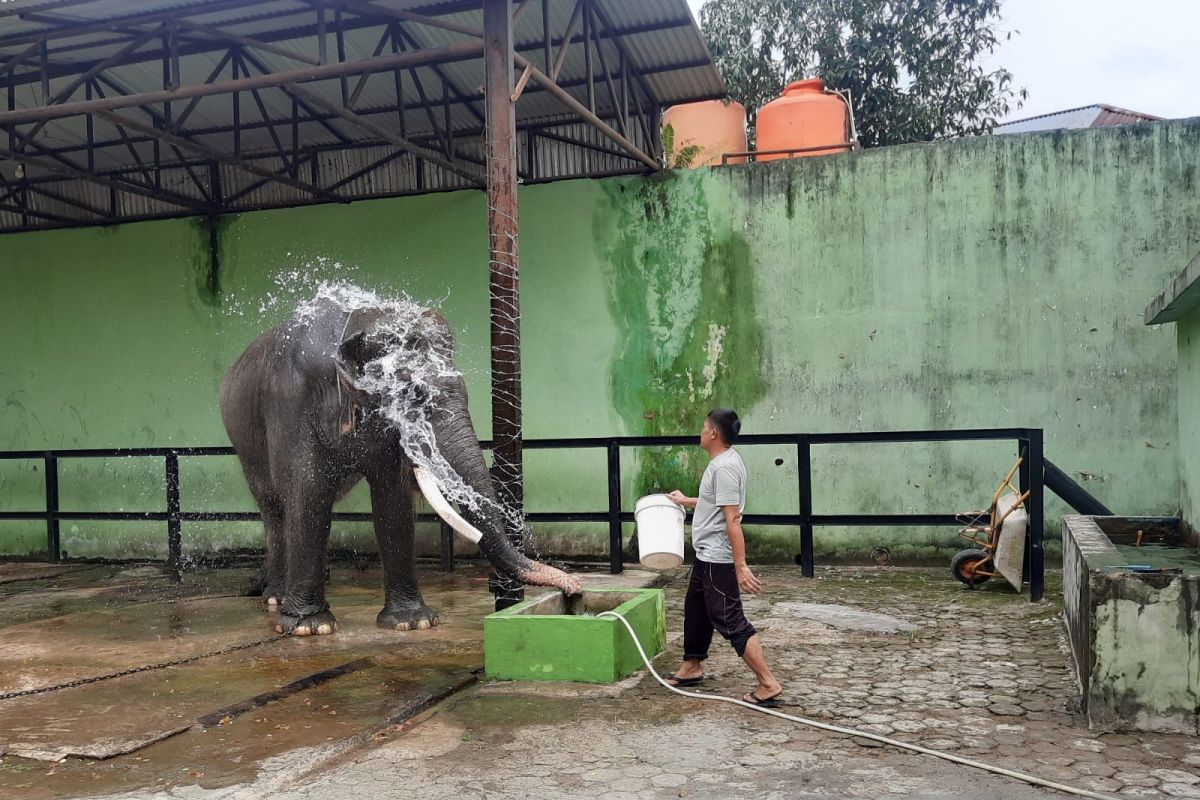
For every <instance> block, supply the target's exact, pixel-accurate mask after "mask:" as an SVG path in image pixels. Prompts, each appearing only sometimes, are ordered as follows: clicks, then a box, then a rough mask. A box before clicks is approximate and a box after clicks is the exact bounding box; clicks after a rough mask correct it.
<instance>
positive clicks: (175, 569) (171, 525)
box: [166, 452, 183, 583]
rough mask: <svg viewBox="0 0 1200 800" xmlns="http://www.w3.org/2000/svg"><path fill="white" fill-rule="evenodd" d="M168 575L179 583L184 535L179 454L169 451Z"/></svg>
mask: <svg viewBox="0 0 1200 800" xmlns="http://www.w3.org/2000/svg"><path fill="white" fill-rule="evenodd" d="M166 458H167V465H166V478H167V575H168V576H169V577H170V579H171V580H172V581H174V582H176V583H178V582H179V581H180V580H181V578H182V574H181V572H180V564H181V562H182V560H183V535H182V531H181V530H180V519H179V454H178V453H175V452H170V453H167V456H166Z"/></svg>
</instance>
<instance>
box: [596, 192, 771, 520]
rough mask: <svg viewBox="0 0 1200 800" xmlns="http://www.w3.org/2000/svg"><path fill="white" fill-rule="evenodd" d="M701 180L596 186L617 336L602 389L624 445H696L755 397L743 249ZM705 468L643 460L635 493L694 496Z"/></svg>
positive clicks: (697, 458) (667, 456)
mask: <svg viewBox="0 0 1200 800" xmlns="http://www.w3.org/2000/svg"><path fill="white" fill-rule="evenodd" d="M703 180H704V178H703V176H702V175H701V174H699V173H691V172H680V173H663V174H661V175H658V176H655V177H652V178H650V179H641V180H636V181H610V182H607V183H605V184H604V188H605V192H606V194H607V201H608V202H607V203H605V204H602V205H601V207H600V208H599V210H598V211H597V214H596V218H595V225H594V230H595V238H596V242H597V247H598V249H599V250H600V253H601V257H602V261H603V263H604V264H606V266H607V268H608V269H610V270H611V271H612V275H611V280H609V282H608V286H609V289H608V296H607V300H608V305H609V309H610V311H611V313H612V315H613V319H614V320H615V321H616V323H617V325H618V327H619V329H620V339H619V342H620V344H619V348H618V350H617V352H616V354H615V356H614V358H613V361H612V364H611V369H610V387H611V392H612V398H613V404H614V406H615V407H616V408H617V410H618V412H619V413H620V415H621V417H622V419H623V420H624V421H625V424H626V426H627V430H628V431H629V432H630V433H632V434H640V435H647V436H654V435H663V436H671V435H687V434H698V433H699V430H700V426H701V424H702V422H703V420H704V416H705V415H706V414H707V413H708V411H709V410H710V409H712V408H715V407H719V406H728V407H731V408H734V409H735V410H738V411H741V412H743V413H744V412H745V411H746V410H747V409H748V408H749V407H750V406H751V405H753V404H754V403H755V402H756V401H758V400H759V399H760V398H762V397H763V396H764V395H765V393H766V388H767V387H766V381H765V379H764V378H763V368H762V363H761V356H762V347H761V345H762V329H761V327H760V323H759V320H758V317H757V315H756V313H755V305H754V270H753V267H752V265H751V263H750V248H749V246H748V245H747V243H746V241H745V239H744V238H743V237H742V236H741V235H740V234H739V233H738V232H737V231H735V230H734V229H733V225H732V221H731V220H730V219H729V215H728V214H724V215H722V214H714V213H711V210H710V208H709V203H708V200H707V197H706V194H705V191H704V184H703ZM631 195H632V196H631ZM706 461H707V458H706V456H705V455H704V453H703V452H701V451H700V450H699V448H697V447H686V448H654V449H649V448H648V449H646V450H644V451H642V452H641V453H639V462H638V468H637V473H636V478H635V482H634V487H635V490H636V492H637V494H638V496H641V495H644V494H649V493H652V492H659V491H670V490H671V489H680V490H682V491H684V492H686V493H689V494H695V492H696V490H697V488H698V485H699V481H700V475H701V473H702V472H703V470H704V465H705V463H706Z"/></svg>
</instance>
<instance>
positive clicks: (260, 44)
mask: <svg viewBox="0 0 1200 800" xmlns="http://www.w3.org/2000/svg"><path fill="white" fill-rule="evenodd" d="M179 24H180V25H181V26H183V27H184V28H186V29H187V30H188V31H190V32H193V33H202V34H205V35H206V36H208V37H209V38H211V39H216V40H217V41H221V42H234V43H235V44H240V45H242V46H244V47H250V48H253V49H255V50H262V51H263V52H264V53H274V54H275V55H277V56H283V57H284V58H290V59H291V60H293V61H299V62H300V63H302V64H311V65H313V66H314V67H315V66H319V65H320V61H318V60H317V59H315V58H313V57H312V56H310V55H307V54H305V53H300V52H297V51H295V50H290V49H288V48H286V47H280V46H279V45H276V44H272V43H271V42H264V41H262V40H260V39H255V38H253V37H250V36H242V35H240V34H236V33H232V32H231V31H227V30H224V29H222V28H218V27H216V26H213V25H200V24H198V23H195V22H189V21H188V20H186V19H183V20H179Z"/></svg>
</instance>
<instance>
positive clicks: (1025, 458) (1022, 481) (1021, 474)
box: [1017, 429, 1033, 583]
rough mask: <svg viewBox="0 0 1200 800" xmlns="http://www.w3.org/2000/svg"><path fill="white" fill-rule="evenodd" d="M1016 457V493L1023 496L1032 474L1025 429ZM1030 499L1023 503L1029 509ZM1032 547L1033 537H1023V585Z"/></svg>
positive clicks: (1027, 574) (1027, 578)
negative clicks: (1017, 465)
mask: <svg viewBox="0 0 1200 800" xmlns="http://www.w3.org/2000/svg"><path fill="white" fill-rule="evenodd" d="M1017 456H1018V457H1019V458H1020V459H1021V466H1020V468H1019V469H1018V470H1017V487H1018V488H1017V491H1018V492H1019V493H1020V494H1025V493H1026V492H1028V491H1029V488H1030V487H1029V476H1030V475H1031V474H1032V473H1031V472H1030V471H1029V430H1028V429H1025V435H1024V436H1023V437H1022V438H1020V439H1018V440H1017ZM1032 499H1033V497H1032V495H1031V496H1030V499H1029V500H1027V501H1025V505H1026V507H1027V508H1028V507H1031V506H1032V505H1033V504H1032V502H1030V501H1031V500H1032ZM1029 521H1030V522H1031V523H1032V522H1033V519H1032V518H1031V519H1030V520H1029ZM1032 529H1033V526H1032V525H1030V530H1031V531H1032ZM1032 545H1033V536H1032V535H1027V536H1026V537H1025V554H1024V557H1023V558H1022V561H1021V580H1022V581H1023V582H1025V583H1029V565H1030V562H1031V561H1032V558H1031V555H1030V550H1031V548H1032Z"/></svg>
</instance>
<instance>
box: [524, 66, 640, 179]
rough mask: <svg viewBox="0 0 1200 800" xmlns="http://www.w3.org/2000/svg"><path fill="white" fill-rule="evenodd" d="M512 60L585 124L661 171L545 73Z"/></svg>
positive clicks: (632, 144)
mask: <svg viewBox="0 0 1200 800" xmlns="http://www.w3.org/2000/svg"><path fill="white" fill-rule="evenodd" d="M514 58H515V59H516V62H517V64H518V66H520V67H522V68H531V69H530V73H529V74H530V76H531V77H532V78H533V80H534V81H536V82H537V83H538V84H539V85H540V86H541V87H542V88H543V89H545V90H546V91H548V92H550V94H552V95H554V96H555V97H557V98H558V99H559V100H560V101H561V102H562V103H563V105H565V106H566V107H567V108H569V109H571V110H572V111H574V112H575V113H576V114H577V115H579V116H580V117H581V118H582V119H583V120H584V121H585V122H587V123H588V124H589V125H591V126H592V127H593V128H595V129H596V130H598V131H600V132H601V133H603V134H604V135H605V136H607V137H608V138H609V139H612V140H613V141H614V142H616V143H617V144H619V145H620V146H621V147H622V148H624V149H625V150H627V151H628V152H629V153H630V154H631V155H633V156H634V158H636V159H637V160H638V161H641V162H642V163H643V164H645V165H646V166H647V167H649V168H650V169H652V170H655V171H657V170H660V169H662V165H661V164H659V163H658V162H657V161H655V160H654V159H653V158H651V157H650V156H648V155H646V154H645V153H644V152H643V151H642V150H641V148H639V147H638V146H637V145H635V144H634V143H633V142H631V141H629V140H628V139H626V138H625V137H624V136H622V135H621V134H620V133H619V132H618V131H616V130H614V129H613V127H612V126H611V125H609V124H608V123H607V122H605V121H604V120H602V119H600V118H599V117H598V116H596V115H595V114H593V113H592V112H591V111H589V110H588V109H587V107H586V106H584V105H583V104H582V103H580V102H579V101H578V100H576V99H575V98H574V97H572V96H571V95H570V94H569V93H568V92H567V91H566V90H565V89H563V88H562V87H561V86H559V85H558V84H557V83H555V82H554V81H553V80H551V79H550V77H549V76H548V75H546V73H544V72H542V71H541V70H540V69H538V68H537V67H534V66H533V65H532V64H531V63H530V62H528V61H526V60H525V58H524V57H523V56H520V55H514Z"/></svg>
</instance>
